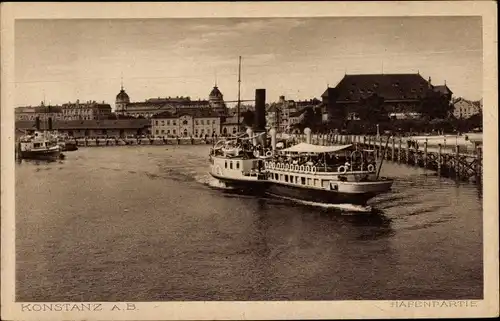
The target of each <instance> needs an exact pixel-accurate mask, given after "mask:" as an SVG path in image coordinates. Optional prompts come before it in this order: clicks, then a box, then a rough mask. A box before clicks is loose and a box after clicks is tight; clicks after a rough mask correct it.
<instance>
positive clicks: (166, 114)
mask: <svg viewBox="0 0 500 321" xmlns="http://www.w3.org/2000/svg"><path fill="white" fill-rule="evenodd" d="M177 117H179V116H177V115H173V114H172V113H171V112H169V111H164V112H161V113H159V114H156V115H153V117H151V118H163V119H165V118H177Z"/></svg>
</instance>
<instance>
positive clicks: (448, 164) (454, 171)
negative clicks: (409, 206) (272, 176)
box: [293, 134, 483, 183]
mask: <svg viewBox="0 0 500 321" xmlns="http://www.w3.org/2000/svg"><path fill="white" fill-rule="evenodd" d="M293 139H295V140H296V141H297V142H302V141H305V140H306V138H305V135H293ZM311 139H312V143H313V144H318V145H333V144H353V145H355V146H358V148H362V149H370V150H374V151H375V155H376V157H377V158H378V159H380V157H384V160H387V161H391V162H394V163H398V164H406V165H409V166H414V167H420V168H425V169H430V170H433V171H436V172H437V174H438V175H439V176H444V177H450V178H454V179H456V180H464V181H472V182H477V183H481V182H482V173H483V161H482V160H483V159H482V157H483V156H482V155H483V153H482V145H480V144H473V146H471V145H458V144H455V145H453V144H446V139H445V140H444V144H441V143H439V144H432V143H430V141H429V140H428V139H425V141H424V142H423V144H422V142H419V144H420V145H415V144H413V143H412V139H411V137H387V136H361V135H337V134H323V135H321V134H318V135H313V136H312V137H311ZM386 147H387V148H386Z"/></svg>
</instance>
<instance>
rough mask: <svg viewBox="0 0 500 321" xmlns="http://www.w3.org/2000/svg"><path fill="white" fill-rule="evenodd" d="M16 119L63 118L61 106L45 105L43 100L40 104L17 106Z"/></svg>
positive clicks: (44, 119) (43, 119)
mask: <svg viewBox="0 0 500 321" xmlns="http://www.w3.org/2000/svg"><path fill="white" fill-rule="evenodd" d="M14 114H15V119H16V121H19V120H33V121H34V120H35V119H36V118H37V117H38V118H40V120H42V121H46V120H48V119H49V118H52V119H53V120H56V119H57V120H60V119H63V113H62V108H61V106H45V105H44V103H43V102H42V103H41V104H40V106H34V107H32V106H26V107H16V109H15V110H14Z"/></svg>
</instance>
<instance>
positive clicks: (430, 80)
mask: <svg viewBox="0 0 500 321" xmlns="http://www.w3.org/2000/svg"><path fill="white" fill-rule="evenodd" d="M429 88H432V79H431V76H429Z"/></svg>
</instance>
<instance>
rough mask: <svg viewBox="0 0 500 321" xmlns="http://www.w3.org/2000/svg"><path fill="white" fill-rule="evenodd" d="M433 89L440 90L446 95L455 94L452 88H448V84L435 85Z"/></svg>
mask: <svg viewBox="0 0 500 321" xmlns="http://www.w3.org/2000/svg"><path fill="white" fill-rule="evenodd" d="M433 89H434V91H438V92H440V93H442V94H444V95H448V94H450V95H451V94H453V92H452V91H451V90H450V88H448V86H446V85H439V86H434V87H433Z"/></svg>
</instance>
